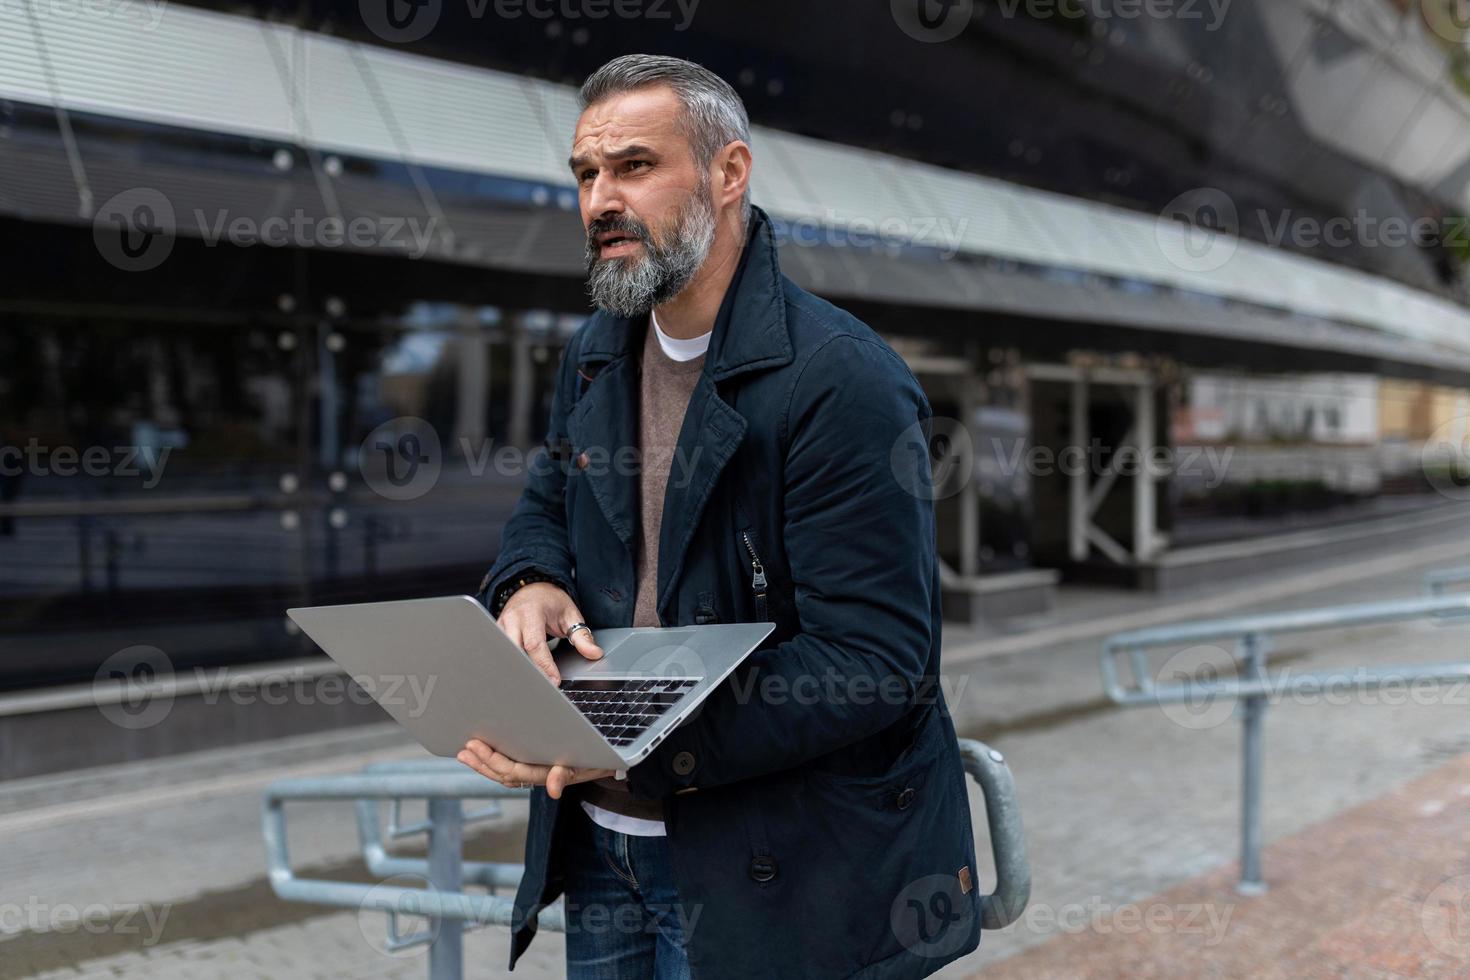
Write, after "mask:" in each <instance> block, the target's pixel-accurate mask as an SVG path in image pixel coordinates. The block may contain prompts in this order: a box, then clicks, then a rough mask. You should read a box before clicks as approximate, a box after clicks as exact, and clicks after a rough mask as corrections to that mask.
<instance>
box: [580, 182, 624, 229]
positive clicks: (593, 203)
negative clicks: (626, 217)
mask: <svg viewBox="0 0 1470 980" xmlns="http://www.w3.org/2000/svg"><path fill="white" fill-rule="evenodd" d="M586 206H587V215H588V220H589V221H590V220H591V219H593V218H605V217H608V216H610V215H616V214H622V213H623V211H624V209H625V205H624V203H623V197H622V194H621V193H619V191H618V185H617V181H615V180H612V179H611V178H609V177H606V176H603V175H599V176H597V177H595V178H593V180H592V187H591V188H590V189H589V190H588V191H587V201H586Z"/></svg>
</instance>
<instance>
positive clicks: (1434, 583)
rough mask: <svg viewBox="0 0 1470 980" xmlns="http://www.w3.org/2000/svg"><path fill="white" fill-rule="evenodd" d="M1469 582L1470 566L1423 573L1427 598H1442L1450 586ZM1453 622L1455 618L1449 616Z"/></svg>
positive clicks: (1438, 569)
mask: <svg viewBox="0 0 1470 980" xmlns="http://www.w3.org/2000/svg"><path fill="white" fill-rule="evenodd" d="M1466 582H1470V565H1457V566H1455V567H1454V568H1436V569H1434V570H1433V571H1430V572H1425V573H1424V594H1425V595H1427V596H1436V597H1437V596H1443V595H1445V594H1446V593H1447V592H1448V590H1449V587H1450V586H1451V585H1464V584H1465V583H1466ZM1448 618H1449V619H1451V620H1453V619H1454V618H1455V617H1453V616H1450V617H1448Z"/></svg>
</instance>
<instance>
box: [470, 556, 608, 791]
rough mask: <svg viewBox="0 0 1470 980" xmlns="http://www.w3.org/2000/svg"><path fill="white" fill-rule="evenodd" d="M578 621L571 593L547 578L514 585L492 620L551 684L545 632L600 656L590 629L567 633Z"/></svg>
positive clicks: (553, 675)
mask: <svg viewBox="0 0 1470 980" xmlns="http://www.w3.org/2000/svg"><path fill="white" fill-rule="evenodd" d="M580 622H582V613H581V612H580V611H579V610H578V609H577V604H576V603H575V602H573V601H572V597H571V596H569V595H567V594H566V592H564V591H563V590H562V589H560V588H558V587H557V586H555V585H553V584H552V583H550V582H532V583H531V584H530V585H524V586H521V587H520V588H519V589H516V590H515V592H514V593H513V594H512V595H511V597H510V600H509V601H508V602H506V604H505V608H503V609H501V610H500V618H499V619H497V620H496V621H495V623H496V625H497V626H499V627H500V628H501V630H502V631H504V633H505V635H506V636H508V637H510V638H511V639H512V640H515V641H516V643H517V644H519V645H520V648H521V649H522V650H524V651H526V655H527V656H529V657H530V658H531V662H532V663H534V664H535V665H536V666H537V667H540V668H541V673H543V674H545V675H546V676H547V677H548V678H550V679H551V683H553V684H560V683H561V673H560V672H559V671H558V670H557V669H556V661H554V660H552V658H551V647H550V646H548V645H547V643H546V636H547V634H550V635H552V636H560V637H564V638H566V639H567V640H569V641H570V642H571V644H572V646H573V647H575V648H576V650H577V652H578V653H580V654H581V655H582V656H584V657H586V658H587V659H588V660H601V659H602V647H600V646H598V645H597V644H596V643H595V642H594V641H593V638H592V631H591V630H590V629H585V630H577V632H576V633H575V634H574V635H571V636H568V635H567V633H568V631H569V630H570V629H571V628H572V627H573V626H575V625H577V624H578V623H580ZM492 778H494V777H492Z"/></svg>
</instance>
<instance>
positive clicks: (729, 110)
mask: <svg viewBox="0 0 1470 980" xmlns="http://www.w3.org/2000/svg"><path fill="white" fill-rule="evenodd" d="M650 85H667V86H668V87H669V88H671V89H673V90H674V94H675V95H677V96H678V97H679V101H680V102H681V103H683V105H684V113H683V117H682V118H681V119H680V120H679V125H680V128H681V129H682V130H683V131H684V134H685V135H686V136H688V137H689V142H690V145H691V146H692V147H693V149H694V160H695V162H696V163H698V164H699V166H700V167H701V168H708V167H709V165H710V163H711V162H712V161H713V160H714V158H715V154H717V153H719V152H720V151H721V150H722V149H724V148H725V147H726V146H728V145H730V144H731V143H733V142H735V141H736V140H740V141H741V142H744V143H749V142H750V117H749V116H747V115H746V113H745V103H744V102H742V101H740V96H739V95H738V94H737V93H736V92H735V90H734V89H733V88H731V87H730V83H729V82H727V81H725V80H724V79H723V78H721V77H720V76H719V75H716V74H715V73H714V72H712V71H710V70H709V69H708V68H706V67H704V66H703V65H698V64H695V63H694V62H692V61H685V60H684V59H682V58H670V57H667V56H666V55H658V54H625V55H623V56H621V57H618V58H614V59H613V60H612V61H609V62H608V63H607V64H605V65H603V66H602V67H601V68H599V69H597V71H595V72H593V73H592V75H591V77H590V78H588V79H587V81H585V82H583V83H582V90H581V92H579V93H578V96H579V98H580V99H581V103H582V108H583V109H586V108H587V107H588V106H590V105H593V104H595V103H598V102H601V101H602V100H604V99H606V98H609V97H610V96H614V95H620V94H622V93H623V92H631V91H633V90H634V89H639V88H645V87H647V86H650ZM740 217H741V220H742V222H744V221H749V219H750V188H749V187H746V189H745V195H744V196H743V197H742V198H741V199H740Z"/></svg>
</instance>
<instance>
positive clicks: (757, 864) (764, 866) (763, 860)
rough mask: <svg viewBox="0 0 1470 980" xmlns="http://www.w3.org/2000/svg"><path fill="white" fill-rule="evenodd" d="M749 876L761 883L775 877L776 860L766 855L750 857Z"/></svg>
mask: <svg viewBox="0 0 1470 980" xmlns="http://www.w3.org/2000/svg"><path fill="white" fill-rule="evenodd" d="M750 876H751V877H752V878H754V879H755V880H756V881H758V882H760V883H761V884H765V883H766V882H768V881H770V880H771V879H772V878H774V877H776V862H775V861H773V860H772V859H771V858H768V857H757V858H752V859H751V862H750Z"/></svg>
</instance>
